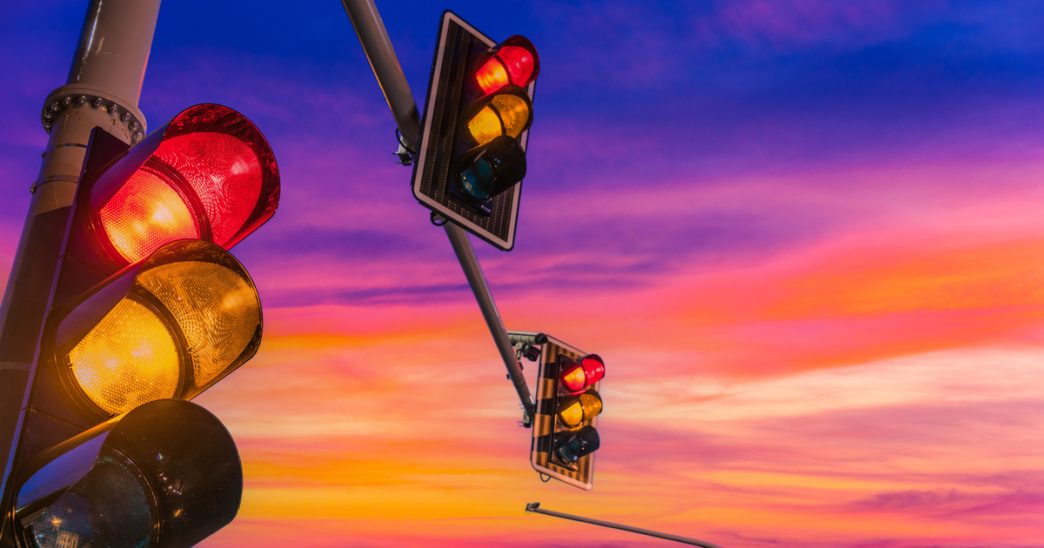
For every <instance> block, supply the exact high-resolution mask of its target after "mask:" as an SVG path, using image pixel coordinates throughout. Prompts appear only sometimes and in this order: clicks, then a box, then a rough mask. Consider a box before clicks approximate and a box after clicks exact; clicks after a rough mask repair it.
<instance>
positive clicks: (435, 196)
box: [413, 11, 540, 250]
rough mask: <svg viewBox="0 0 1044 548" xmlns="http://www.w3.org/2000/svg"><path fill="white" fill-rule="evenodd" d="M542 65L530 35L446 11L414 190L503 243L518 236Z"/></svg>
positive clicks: (506, 246)
mask: <svg viewBox="0 0 1044 548" xmlns="http://www.w3.org/2000/svg"><path fill="white" fill-rule="evenodd" d="M539 73H540V60H539V57H538V55H537V52H536V48H535V47H534V46H533V44H532V43H531V42H530V41H529V40H528V39H526V38H524V37H522V36H512V37H510V38H508V39H507V40H504V41H503V42H501V43H499V44H496V43H494V42H493V41H492V40H491V39H489V38H488V37H486V36H485V35H483V34H482V33H480V32H479V31H478V30H476V29H475V28H474V27H472V26H471V25H469V24H468V23H466V22H465V21H464V20H462V19H461V18H460V17H458V16H457V15H456V14H454V13H452V12H449V11H447V12H445V13H444V14H443V17H442V23H441V26H440V33H439V43H438V46H437V48H436V51H435V60H434V62H433V64H432V76H431V81H430V83H429V85H428V99H427V103H426V105H425V113H424V122H423V125H422V133H421V143H420V150H419V151H418V155H417V162H416V164H415V166H414V172H413V193H414V196H416V198H417V199H418V200H419V201H420V202H421V203H422V204H424V205H425V206H426V207H428V208H430V209H432V210H433V211H434V212H436V213H438V214H439V215H442V216H443V217H445V218H446V219H448V220H450V221H452V222H455V223H457V224H458V225H460V226H461V227H463V228H465V229H467V230H468V231H470V232H472V233H473V234H475V235H477V236H479V237H481V238H483V239H484V240H486V241H488V242H490V243H491V244H493V245H495V246H497V247H499V248H501V249H504V250H510V249H511V248H512V247H513V246H514V242H515V226H516V224H517V221H518V206H519V197H520V193H521V184H520V183H521V182H522V179H523V178H524V177H525V175H526V142H527V140H528V135H529V128H530V126H531V124H532V122H533V92H534V89H535V86H536V78H537V76H538V75H539Z"/></svg>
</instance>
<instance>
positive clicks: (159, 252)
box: [8, 104, 279, 546]
mask: <svg viewBox="0 0 1044 548" xmlns="http://www.w3.org/2000/svg"><path fill="white" fill-rule="evenodd" d="M278 203H279V171H278V168H277V166H276V162H275V157H274V155H273V154H272V150H271V148H270V147H269V145H268V143H267V141H266V140H265V138H264V137H263V136H262V135H261V132H260V131H258V129H257V128H256V127H255V126H254V125H253V124H252V123H251V122H250V121H249V120H248V119H247V118H246V117H244V116H243V115H241V114H239V113H238V112H236V111H234V110H232V109H229V108H227V107H224V106H220V105H213V104H204V105H197V106H194V107H191V108H189V109H186V110H185V111H183V112H181V113H180V114H178V115H177V116H176V117H175V118H174V119H173V120H171V121H170V123H168V124H167V125H166V126H164V127H163V128H161V129H159V130H158V131H156V132H154V133H152V134H151V135H149V136H147V137H146V138H145V139H144V140H143V141H142V142H140V143H139V144H137V145H136V146H134V147H128V146H127V145H126V144H124V143H123V142H122V141H120V140H118V139H116V138H115V137H112V136H111V135H109V134H108V133H106V132H105V131H104V130H102V129H100V128H96V129H95V130H94V132H93V133H92V137H91V141H90V143H89V145H88V150H87V155H86V159H85V164H84V169H83V174H82V176H81V180H80V184H79V185H78V186H77V191H76V197H75V199H74V203H73V211H72V216H71V221H70V225H69V227H68V229H67V231H66V240H65V245H64V247H63V249H64V252H63V256H62V259H61V263H60V267H59V271H58V273H57V276H56V282H55V284H54V285H53V286H52V292H51V296H52V297H51V307H50V310H49V311H48V314H47V320H46V325H45V329H44V334H43V337H42V339H41V340H40V342H39V351H38V353H37V355H38V359H37V362H36V364H35V373H34V378H33V383H32V387H31V394H30V398H29V402H28V404H29V405H28V408H27V410H26V412H25V417H26V418H25V421H24V427H23V429H22V431H21V433H20V435H19V438H18V439H19V442H18V448H17V452H16V456H15V463H14V469H13V471H12V476H11V477H12V478H13V479H14V484H15V488H17V489H18V493H19V494H18V500H17V503H18V508H19V513H20V514H19V515H20V516H23V517H19V518H18V520H16V522H15V525H16V527H18V526H21V527H27V528H26V529H24V531H23V532H24V533H25V534H26V535H29V536H30V537H32V538H37V539H45V540H41V541H40V542H42V543H43V544H44V545H47V544H49V543H52V542H53V543H57V544H59V545H62V543H63V542H66V543H67V542H72V540H69V539H72V538H73V537H68V539H66V540H64V541H63V540H56V539H59V537H53V536H48V535H50V533H42V532H41V531H44V530H45V529H47V526H46V524H45V523H44V522H41V521H40V520H39V519H37V517H38V516H41V515H46V516H50V517H49V518H47V519H53V521H54V523H59V522H63V523H71V522H69V521H68V519H76V520H81V521H83V520H89V521H91V523H95V522H97V523H110V525H111V527H109V526H108V525H106V526H104V527H102V529H104V530H106V531H108V530H109V529H105V527H109V528H110V529H112V530H113V531H117V530H122V528H123V526H124V525H126V524H125V523H124V522H123V521H120V520H124V519H130V517H131V516H130V515H120V516H117V515H113V514H112V512H114V511H116V510H113V509H112V508H117V507H116V506H113V507H112V508H110V509H108V510H98V511H99V512H103V514H104V515H101V514H99V515H95V514H92V513H91V512H94V510H91V509H90V508H88V507H84V506H83V504H87V502H84V501H88V502H90V501H92V500H94V499H96V498H98V497H102V498H105V497H106V496H107V495H104V493H106V492H108V491H106V490H107V489H115V487H116V486H113V485H106V481H108V480H106V481H102V480H100V479H98V478H105V477H108V474H109V472H104V471H105V470H110V469H113V470H115V469H114V468H112V467H111V466H109V464H106V463H110V462H113V461H112V459H113V458H115V457H108V456H106V455H108V453H107V452H106V450H102V449H100V447H102V446H104V447H109V448H110V449H111V450H112V451H114V452H115V453H118V454H120V455H123V456H124V457H126V458H127V459H130V461H133V462H131V464H127V463H122V464H119V466H123V467H129V468H128V469H129V470H132V473H131V475H132V476H134V477H136V478H137V479H138V480H139V481H143V482H145V483H146V484H147V485H146V487H147V488H148V489H153V490H156V489H159V488H160V487H162V486H163V485H164V483H163V482H170V481H174V479H173V478H174V476H173V475H172V474H171V471H172V470H177V473H178V474H180V475H179V476H177V477H178V478H180V479H178V480H177V483H174V484H171V485H173V487H172V489H176V490H178V496H180V497H181V499H183V501H182V502H178V503H177V504H174V503H172V504H174V506H172V507H171V508H168V509H169V510H170V512H173V513H165V512H160V510H157V508H158V507H151V508H152V510H153V511H157V512H160V513H157V514H153V515H152V517H151V518H150V519H152V521H151V522H149V524H148V525H147V527H146V525H141V524H130V525H127V527H130V529H128V530H127V531H130V532H129V533H127V534H130V535H131V537H133V538H135V539H136V538H138V536H135V535H137V534H138V533H137V532H139V531H144V530H146V529H147V531H148V535H159V536H158V537H155V536H149V538H150V539H152V540H150V541H149V542H152V543H153V544H149V545H154V544H156V543H159V544H163V545H169V544H171V543H173V544H177V545H182V544H190V543H194V542H197V541H198V540H200V539H202V538H204V537H206V536H207V535H209V534H211V533H212V532H214V531H216V530H217V529H218V528H220V527H222V526H223V525H224V524H226V523H228V521H230V520H231V519H232V516H234V515H235V513H236V509H237V508H238V505H239V493H240V492H241V490H242V478H241V474H240V473H239V472H238V470H239V468H238V467H239V461H238V456H236V453H235V445H234V444H233V443H232V441H231V438H228V435H227V432H224V429H223V428H222V427H221V425H220V422H218V421H217V419H215V418H213V417H212V416H209V414H206V412H205V411H201V410H200V411H193V410H191V409H196V408H195V407H185V405H188V404H185V405H180V404H179V403H165V404H162V405H161V404H151V403H150V402H156V401H157V400H168V399H171V398H173V399H177V400H187V399H191V398H193V397H194V396H196V395H197V394H199V393H200V392H202V391H203V390H206V389H207V388H209V387H210V386H213V385H214V384H215V383H217V382H218V381H219V380H221V379H222V378H223V377H224V376H225V375H227V374H229V373H230V372H231V371H233V370H234V369H236V368H237V367H239V366H240V365H242V364H243V363H245V362H246V361H247V360H249V359H250V358H251V357H252V356H253V355H254V353H255V352H256V351H257V348H258V346H259V345H260V342H261V331H262V316H261V302H260V298H259V297H258V293H257V289H256V287H255V286H254V282H253V281H252V280H251V279H250V275H249V274H248V273H247V272H246V270H245V269H244V268H243V266H242V265H241V264H240V263H239V261H237V260H236V259H235V258H234V257H233V256H232V255H231V254H229V253H228V251H226V249H227V248H229V247H231V246H233V245H235V244H236V243H238V242H239V241H241V240H242V239H243V238H245V237H246V236H248V235H249V234H250V233H251V232H253V231H254V230H255V229H257V228H258V227H259V226H261V224H263V223H264V222H265V221H267V220H268V219H269V218H271V216H272V215H273V214H274V213H275V210H276V207H277V206H278ZM146 408H147V409H149V410H150V411H149V412H145V411H144V409H146ZM186 409H190V410H189V411H186ZM124 413H127V415H126V416H124V417H123V418H114V417H119V416H120V415H121V414H124ZM200 413H204V414H206V415H207V416H208V417H209V418H205V419H199V420H201V421H203V423H207V424H210V423H216V425H217V426H216V427H214V426H213V425H212V424H211V425H210V426H205V425H204V426H201V428H205V429H209V431H215V428H217V429H219V430H221V432H224V434H223V436H224V438H222V439H225V438H227V442H228V443H227V444H226V445H231V450H230V451H228V450H226V449H221V447H224V445H221V444H222V443H224V442H221V443H218V445H215V447H214V449H213V451H211V450H209V449H208V448H207V447H206V446H203V445H200V446H192V444H199V443H203V442H205V441H206V440H205V439H204V438H199V439H193V438H192V437H191V436H189V437H185V436H184V435H182V433H179V432H178V430H179V429H183V428H189V430H185V432H191V431H192V430H191V429H190V428H191V427H192V424H193V423H192V422H191V421H192V420H196V419H191V420H190V419H188V418H186V419H185V421H188V422H184V423H182V422H178V421H179V419H178V417H182V416H188V415H192V416H199V415H200ZM168 414H169V416H168ZM110 419H112V421H115V422H112V421H110V422H108V423H106V424H107V425H109V426H106V427H98V428H101V429H102V430H105V431H106V432H109V433H106V434H99V435H98V436H95V437H92V438H91V439H96V440H107V441H104V442H102V441H86V440H85V439H84V436H88V437H90V436H93V434H85V433H83V432H84V431H85V430H89V429H92V428H94V427H96V426H97V425H99V424H100V423H103V422H104V421H109V420H110ZM128 421H130V422H128ZM151 421H154V422H151ZM150 422H151V424H147V423H150ZM127 424H134V427H133V428H130V427H129V426H126V425H127ZM113 425H115V426H113ZM110 427H111V431H110V430H106V429H107V428H110ZM125 427H126V428H130V430H129V431H133V432H138V434H134V435H131V434H125V435H121V436H117V438H118V439H119V440H120V441H119V443H118V444H115V443H116V442H115V441H114V440H115V439H117V438H113V436H116V435H117V433H119V432H124V430H125ZM95 431H96V430H90V432H95ZM219 437H220V436H219ZM110 442H112V444H115V445H112V444H110ZM99 443H101V444H102V446H99V445H98V444H99ZM215 443H217V442H215ZM150 444H151V445H150ZM157 444H158V445H157ZM163 444H174V445H177V444H183V445H186V447H184V448H182V449H177V448H176V447H174V446H173V445H172V446H170V447H169V448H168V449H165V450H163V451H162V452H160V451H159V450H158V449H156V448H157V447H160V446H163ZM189 446H192V447H189ZM85 447H86V449H84V448H85ZM189 449H191V451H190V450H189ZM150 451H151V453H150ZM193 451H194V452H193ZM88 453H89V454H90V455H93V456H90V458H88V457H83V456H78V455H81V454H88ZM136 455H137V456H140V459H138V457H137V456H136ZM179 455H184V456H183V457H182V456H179ZM191 455H195V456H191ZM148 458H159V459H171V461H170V462H167V463H166V464H164V465H163V466H159V467H158V468H155V470H157V472H156V473H161V474H164V475H162V476H161V477H160V479H161V480H162V481H161V482H160V483H149V482H152V481H153V480H152V479H150V478H149V476H148V473H147V470H146V469H147V468H148V467H149V466H153V465H154V464H155V463H153V464H149V463H147V462H145V461H147V460H148ZM180 458H184V459H188V460H186V461H184V462H181V463H178V462H174V461H176V460H177V459H180ZM92 459H93V460H92ZM136 459H138V460H136ZM141 459H144V460H141ZM117 460H118V459H117ZM74 461H75V464H76V467H79V468H77V470H79V471H80V472H77V473H81V472H82V473H83V474H85V475H83V476H82V478H81V479H80V480H77V481H76V482H68V481H66V480H68V479H69V476H68V474H69V473H70V472H69V470H68V466H69V463H72V462H74ZM232 461H234V462H232ZM121 462H122V461H121ZM219 462H222V463H225V464H221V466H226V467H233V468H235V470H236V472H235V474H232V475H230V476H229V480H228V481H226V480H213V481H218V482H220V483H221V485H222V487H221V488H220V490H221V491H222V493H224V494H223V495H222V498H221V500H222V501H225V502H222V504H224V505H225V506H223V509H221V511H220V512H219V513H218V514H213V512H212V511H211V510H208V509H207V508H209V506H207V504H205V503H204V502H201V501H202V500H203V499H204V498H207V497H212V496H213V495H212V489H213V488H214V486H213V485H209V483H210V482H211V480H212V476H211V472H212V471H211V470H209V469H208V466H210V464H208V463H213V464H214V465H215V466H217V465H218V463H219ZM63 463H65V464H63ZM91 463H93V464H91ZM190 463H192V464H191V465H190ZM233 464H234V466H233ZM90 466H94V468H90V471H88V468H89V467H90ZM193 466H194V467H196V470H195V471H193ZM84 467H88V468H84ZM229 469H231V468H229ZM135 474H137V475H135ZM77 477H79V476H77ZM127 477H130V476H127ZM91 478H94V479H91ZM121 481H122V480H121ZM63 482H64V483H63ZM229 482H231V483H229ZM39 484H46V485H48V486H50V487H48V489H50V488H51V487H54V489H56V490H55V491H54V492H53V493H50V494H48V495H47V496H46V497H43V498H41V497H42V496H43V495H42V494H41V493H39V492H38V491H39V490H38V489H36V488H35V487H33V485H39ZM232 484H234V485H232ZM230 490H234V491H235V494H234V495H235V496H232V495H230V494H229V492H230ZM135 492H137V491H135ZM25 493H30V494H25ZM169 494H170V493H167V494H164V495H160V494H150V495H148V497H147V498H148V500H149V501H151V503H154V504H161V503H162V500H163V497H167V495H169ZM37 495H40V496H37ZM8 496H9V497H10V496H11V492H10V491H9V492H8ZM121 496H122V495H121ZM142 496H144V495H142ZM92 497H94V498H92ZM168 498H169V497H168ZM45 499H46V500H45ZM100 500H101V499H98V500H95V502H97V503H98V504H102V503H103V502H104V504H109V503H110V502H112V501H101V502H99V501H100ZM56 501H57V502H56ZM62 501H65V502H62ZM193 501H195V502H193ZM10 502H11V501H10V500H8V503H10ZM233 502H234V504H233ZM67 503H68V504H69V505H71V506H68V507H64V506H63V507H61V508H59V507H55V506H54V504H59V505H63V504H67ZM90 504H94V502H90ZM90 504H88V506H90ZM104 504H103V506H104ZM113 504H115V503H113ZM44 507H46V508H47V510H46V511H45V512H44V514H39V512H40V511H43V510H40V509H39V508H44ZM106 508H108V507H106ZM119 508H123V507H119ZM190 508H191V509H194V510H193V511H192V512H191V513H186V512H188V510H189V509H190ZM124 510H126V509H125V508H123V509H121V510H119V511H120V512H123V511H124ZM161 510H162V509H161ZM135 511H139V510H135ZM141 511H144V510H141ZM84 512H86V514H84ZM73 515H75V516H77V517H75V518H73V517H69V516H73ZM24 516H29V517H24ZM33 516H37V517H33ZM219 516H220V517H219ZM135 519H136V518H135ZM142 519H144V518H142ZM99 520H100V521H99ZM106 520H108V521H106ZM114 520H115V521H114ZM85 524H86V522H83V523H81V524H80V525H77V526H75V527H73V526H72V525H70V527H72V528H71V529H68V531H66V530H65V529H63V528H61V527H58V526H57V525H56V526H55V527H58V529H61V530H62V531H65V533H61V534H66V533H68V534H75V535H80V533H76V532H75V531H80V529H82V528H83V527H87V525H85ZM113 524H115V525H113ZM117 525H118V526H117ZM139 525H141V527H145V529H141V528H140V527H139ZM99 526H101V525H99ZM87 528H88V529H90V527H87ZM56 530H57V529H56ZM69 531H73V533H69ZM85 531H86V530H85ZM99 531H100V530H99ZM179 531H180V532H179ZM185 531H191V534H188V533H185V534H184V535H183V533H184V532H185ZM81 532H82V531H81ZM132 533H133V534H132ZM55 534H58V533H55ZM93 534H96V535H97V534H101V533H98V531H95V533H93ZM107 534H108V533H105V534H103V535H102V536H100V537H99V536H93V537H91V536H88V537H79V538H81V539H82V540H81V541H77V542H80V544H81V545H82V544H83V542H90V543H92V544H94V545H110V544H112V543H114V542H116V539H128V542H130V539H131V537H125V536H120V535H123V534H124V533H122V532H117V533H112V534H113V535H117V536H115V537H107V536H105V535H107ZM39 535H43V536H39ZM185 535H187V536H185ZM27 538H29V537H27ZM142 538H144V537H142ZM157 539H159V540H157ZM164 539H167V540H164ZM188 539H191V540H188ZM121 542H122V540H121ZM146 544H147V543H146ZM146 544H138V543H137V541H134V542H132V543H131V544H129V545H142V546H144V545H146ZM66 545H76V544H66Z"/></svg>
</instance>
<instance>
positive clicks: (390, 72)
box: [341, 0, 536, 426]
mask: <svg viewBox="0 0 1044 548" xmlns="http://www.w3.org/2000/svg"><path fill="white" fill-rule="evenodd" d="M341 3H342V4H344V10H345V11H346V12H348V18H349V19H351V21H352V26H353V27H354V28H355V34H356V35H358V37H359V42H360V43H361V44H362V48H363V52H364V53H365V54H366V59H367V60H369V62H370V68H372V69H373V74H374V76H376V77H377V84H378V85H379V86H380V87H381V91H383V92H384V98H385V99H386V100H387V101H388V107H389V108H391V111H392V115H393V116H394V117H395V123H396V124H398V126H399V132H400V133H402V136H403V139H404V140H405V141H406V145H407V146H408V147H409V148H411V149H413V150H416V149H417V146H418V145H419V143H420V117H419V116H418V114H417V103H416V102H415V101H414V99H413V92H412V91H410V84H409V82H407V81H406V75H405V74H403V72H402V66H401V65H400V64H399V58H398V56H397V55H396V54H395V48H394V47H392V43H391V38H389V37H388V31H387V29H385V28H384V21H383V20H382V19H381V14H380V12H379V11H377V6H376V5H374V3H373V0H341ZM445 229H446V236H447V237H448V238H449V240H450V243H451V244H452V245H453V251H454V252H455V253H456V254H457V260H458V261H460V267H461V268H462V269H463V270H464V276H465V277H467V279H468V285H470V286H471V291H472V292H473V293H474V294H475V300H476V301H478V305H479V308H480V309H481V310H482V316H483V318H485V320H486V325H487V326H488V327H489V332H490V334H491V335H492V336H493V342H494V343H496V345H497V350H498V351H499V352H500V357H501V358H502V359H503V360H504V366H505V367H507V372H508V377H509V378H510V379H511V382H512V383H513V384H514V385H515V391H516V392H518V397H519V400H520V401H521V402H522V408H523V409H524V410H525V414H524V415H523V419H522V422H523V424H525V425H526V426H528V425H529V424H530V422H531V421H532V418H533V414H534V413H535V412H536V406H535V404H534V403H533V396H532V395H530V392H529V386H527V385H526V379H525V377H524V376H523V375H522V367H521V366H520V365H519V363H518V360H517V359H516V358H515V349H514V347H513V346H512V345H511V341H510V339H508V334H507V330H506V329H504V322H502V321H501V319H500V312H498V311H497V305H496V303H495V302H494V301H493V294H492V293H490V291H489V285H488V284H486V278H485V276H483V274H482V267H481V266H480V265H479V262H478V259H477V258H476V257H475V250H474V248H472V246H471V241H470V240H469V239H468V236H467V233H466V232H464V229H462V228H460V227H459V226H457V225H455V224H453V222H451V221H447V222H446V224H445Z"/></svg>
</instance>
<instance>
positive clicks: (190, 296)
mask: <svg viewBox="0 0 1044 548" xmlns="http://www.w3.org/2000/svg"><path fill="white" fill-rule="evenodd" d="M138 283H140V284H141V285H142V287H144V288H146V289H148V290H149V292H150V293H152V294H153V295H155V296H156V298H157V299H159V301H160V302H161V303H163V305H164V306H165V307H166V308H167V310H168V311H169V313H170V315H171V317H173V319H174V322H175V323H176V324H177V325H178V327H180V328H181V332H182V334H183V335H184V337H185V342H186V344H187V348H188V352H189V354H190V355H191V357H192V370H193V375H194V377H195V378H194V380H195V384H196V385H197V386H201V385H203V384H206V383H207V382H209V381H210V380H211V379H213V378H214V377H216V376H217V375H218V374H220V373H221V372H222V371H224V369H225V368H226V367H228V366H229V364H231V363H232V362H233V361H235V359H236V358H238V357H239V355H240V354H242V353H243V350H244V349H245V348H246V347H247V346H248V345H249V344H250V341H251V340H252V339H253V337H254V333H255V331H256V330H257V326H258V324H259V323H260V322H261V308H260V306H259V303H258V298H257V291H256V290H255V289H254V288H253V286H252V285H251V284H250V283H248V281H247V280H246V279H245V278H243V277H242V276H240V275H238V274H237V273H236V272H233V271H232V270H229V269H228V268H225V267H224V266H221V265H218V264H214V263H209V262H203V261H185V262H176V263H171V264H166V265H162V266H158V267H156V268H152V269H149V270H147V271H146V272H144V273H142V275H141V276H140V277H139V278H138Z"/></svg>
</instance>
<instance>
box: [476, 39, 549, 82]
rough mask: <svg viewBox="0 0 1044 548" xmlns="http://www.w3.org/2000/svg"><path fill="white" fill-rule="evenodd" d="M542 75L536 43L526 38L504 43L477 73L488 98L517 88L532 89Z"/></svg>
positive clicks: (477, 80)
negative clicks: (495, 93)
mask: <svg viewBox="0 0 1044 548" xmlns="http://www.w3.org/2000/svg"><path fill="white" fill-rule="evenodd" d="M539 72H540V58H539V57H538V56H537V53H536V48H535V47H533V43H532V42H530V41H529V40H528V39H526V38H525V37H522V36H512V37H511V38H508V39H507V40H504V41H503V42H502V43H501V44H500V45H499V46H498V47H497V48H496V49H494V50H493V52H492V54H491V55H490V56H489V57H488V58H487V59H486V60H485V61H484V62H483V63H482V65H481V66H479V69H478V70H477V71H476V72H475V81H476V82H477V83H478V86H479V88H480V89H481V90H482V92H483V93H485V94H487V95H488V94H490V93H493V92H494V91H497V90H498V89H500V88H502V87H504V86H506V85H508V84H514V85H516V86H519V87H525V86H527V85H529V83H530V82H532V81H533V80H534V79H535V78H536V77H537V74H539Z"/></svg>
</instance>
